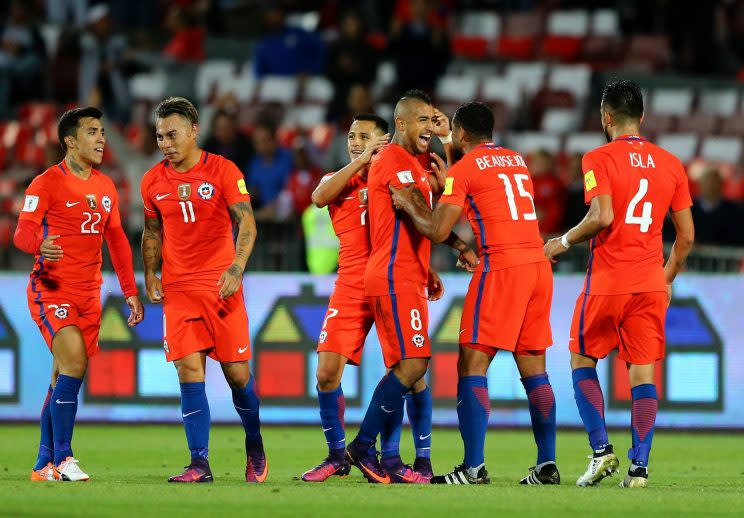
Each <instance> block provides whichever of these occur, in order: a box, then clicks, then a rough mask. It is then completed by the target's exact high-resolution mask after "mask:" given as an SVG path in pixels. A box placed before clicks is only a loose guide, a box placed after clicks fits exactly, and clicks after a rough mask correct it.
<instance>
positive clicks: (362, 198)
mask: <svg viewBox="0 0 744 518" xmlns="http://www.w3.org/2000/svg"><path fill="white" fill-rule="evenodd" d="M358 196H359V203H361V204H364V205H367V188H366V187H365V188H364V189H359V194H358Z"/></svg>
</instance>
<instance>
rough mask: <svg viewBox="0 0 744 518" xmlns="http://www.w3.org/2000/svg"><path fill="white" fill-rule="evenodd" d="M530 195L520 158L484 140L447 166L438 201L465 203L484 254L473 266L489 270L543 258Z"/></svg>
mask: <svg viewBox="0 0 744 518" xmlns="http://www.w3.org/2000/svg"><path fill="white" fill-rule="evenodd" d="M533 199H534V190H533V187H532V178H531V177H530V172H529V170H528V169H527V164H525V161H524V158H522V156H521V155H519V154H517V153H515V152H514V151H511V150H509V149H506V148H502V147H499V146H496V145H494V144H491V143H489V144H482V145H480V146H478V147H476V148H475V149H473V150H471V151H470V152H469V153H467V154H466V155H465V156H463V157H462V158H461V159H460V160H459V161H458V162H457V163H456V164H455V165H453V166H452V167H451V168H450V169H449V172H448V173H447V179H446V183H445V186H444V192H443V193H442V196H441V198H439V203H451V204H452V205H458V206H460V207H464V208H465V209H466V211H467V212H466V214H467V217H468V220H469V221H470V226H471V227H472V228H473V233H474V234H475V239H476V242H477V243H478V255H480V256H481V257H483V258H484V260H482V261H481V263H480V265H479V266H478V268H480V269H483V271H486V272H488V271H494V270H500V269H503V268H510V267H512V266H517V265H520V264H530V263H539V262H543V261H547V259H546V258H545V254H544V253H543V240H542V238H541V237H540V228H539V225H538V223H537V214H536V212H535V204H534V201H533Z"/></svg>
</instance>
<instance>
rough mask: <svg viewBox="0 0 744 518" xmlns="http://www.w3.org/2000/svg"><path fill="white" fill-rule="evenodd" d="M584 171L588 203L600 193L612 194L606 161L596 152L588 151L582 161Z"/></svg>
mask: <svg viewBox="0 0 744 518" xmlns="http://www.w3.org/2000/svg"><path fill="white" fill-rule="evenodd" d="M581 170H582V171H583V172H584V201H585V202H586V204H587V205H588V204H589V202H591V201H592V199H594V198H595V197H596V196H599V195H600V194H612V188H611V186H610V178H609V176H608V175H607V169H606V165H605V163H603V161H602V160H601V156H598V155H597V154H596V153H587V154H586V155H584V158H583V159H582V161H581Z"/></svg>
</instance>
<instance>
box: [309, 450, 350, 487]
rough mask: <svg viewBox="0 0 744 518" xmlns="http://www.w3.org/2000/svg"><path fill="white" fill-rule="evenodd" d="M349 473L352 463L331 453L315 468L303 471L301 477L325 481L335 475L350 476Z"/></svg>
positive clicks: (311, 480)
mask: <svg viewBox="0 0 744 518" xmlns="http://www.w3.org/2000/svg"><path fill="white" fill-rule="evenodd" d="M349 473H351V464H349V463H348V462H347V461H346V459H344V458H343V457H341V458H340V459H339V458H336V457H332V456H331V455H329V456H328V457H326V458H325V459H323V462H321V463H320V464H318V465H317V466H315V467H314V468H313V469H309V470H307V471H306V472H305V473H303V474H302V477H301V478H302V480H304V481H305V482H324V481H325V480H326V479H328V478H330V477H332V476H334V475H335V476H337V477H341V478H344V477H348V476H349Z"/></svg>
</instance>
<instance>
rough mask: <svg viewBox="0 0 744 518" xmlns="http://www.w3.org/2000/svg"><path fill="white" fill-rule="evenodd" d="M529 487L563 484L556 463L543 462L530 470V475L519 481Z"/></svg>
mask: <svg viewBox="0 0 744 518" xmlns="http://www.w3.org/2000/svg"><path fill="white" fill-rule="evenodd" d="M519 483H520V484H524V485H528V486H549V485H558V484H560V483H561V474H560V473H558V466H556V465H555V462H543V463H542V464H540V465H539V466H533V467H531V468H530V474H529V475H527V476H526V477H524V478H523V479H522V480H520V481H519Z"/></svg>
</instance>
